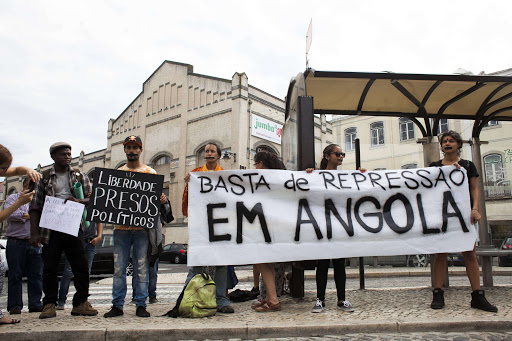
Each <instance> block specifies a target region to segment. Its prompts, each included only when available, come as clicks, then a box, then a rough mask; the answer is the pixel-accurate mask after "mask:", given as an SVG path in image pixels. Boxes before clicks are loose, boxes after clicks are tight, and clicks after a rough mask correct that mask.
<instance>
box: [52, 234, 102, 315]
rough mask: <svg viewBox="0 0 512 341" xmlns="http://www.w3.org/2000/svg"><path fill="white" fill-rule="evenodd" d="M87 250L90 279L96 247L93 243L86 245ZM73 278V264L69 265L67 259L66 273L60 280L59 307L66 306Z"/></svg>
mask: <svg viewBox="0 0 512 341" xmlns="http://www.w3.org/2000/svg"><path fill="white" fill-rule="evenodd" d="M84 248H85V257H86V258H87V262H88V264H89V278H90V275H91V268H92V261H93V260H94V254H95V253H96V247H95V246H94V245H92V244H91V243H84ZM71 278H73V271H71V264H69V261H68V259H67V258H66V264H65V265H64V272H63V273H62V278H61V279H60V287H59V299H58V300H57V304H58V305H62V306H63V305H64V304H66V299H67V296H68V291H69V284H70V283H71Z"/></svg>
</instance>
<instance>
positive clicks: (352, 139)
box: [345, 127, 357, 151]
mask: <svg viewBox="0 0 512 341" xmlns="http://www.w3.org/2000/svg"><path fill="white" fill-rule="evenodd" d="M356 138H357V128H356V127H350V128H347V129H345V150H347V151H348V150H354V149H355V148H356Z"/></svg>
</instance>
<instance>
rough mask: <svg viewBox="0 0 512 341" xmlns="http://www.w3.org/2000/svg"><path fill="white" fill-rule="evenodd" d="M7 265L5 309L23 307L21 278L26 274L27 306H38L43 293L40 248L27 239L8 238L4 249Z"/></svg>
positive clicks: (30, 307)
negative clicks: (31, 244) (7, 280)
mask: <svg viewBox="0 0 512 341" xmlns="http://www.w3.org/2000/svg"><path fill="white" fill-rule="evenodd" d="M6 258H7V265H8V266H9V274H8V278H9V284H8V294H7V296H8V297H7V310H9V311H10V310H11V309H14V308H20V309H21V308H23V299H22V293H23V289H22V278H23V274H25V275H26V276H27V291H28V307H29V309H33V308H36V307H40V306H41V305H42V303H41V296H42V295H43V260H42V258H41V248H40V247H37V248H36V247H32V246H30V244H29V242H28V240H22V239H16V238H9V240H8V241H7V250H6Z"/></svg>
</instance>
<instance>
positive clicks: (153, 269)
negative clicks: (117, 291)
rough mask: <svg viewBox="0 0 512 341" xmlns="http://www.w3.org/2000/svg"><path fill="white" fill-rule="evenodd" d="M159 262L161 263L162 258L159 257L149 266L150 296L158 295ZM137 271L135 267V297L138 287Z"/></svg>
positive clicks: (133, 286) (133, 278)
mask: <svg viewBox="0 0 512 341" xmlns="http://www.w3.org/2000/svg"><path fill="white" fill-rule="evenodd" d="M158 263H160V259H157V260H156V262H155V265H153V266H150V267H149V285H148V295H149V298H153V297H156V281H157V279H158ZM137 278H138V276H137V271H136V269H135V268H134V269H133V277H132V293H133V294H132V298H133V299H135V293H136V291H137V290H136V288H137Z"/></svg>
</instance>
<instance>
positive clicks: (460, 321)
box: [0, 274, 512, 341]
mask: <svg viewBox="0 0 512 341" xmlns="http://www.w3.org/2000/svg"><path fill="white" fill-rule="evenodd" d="M173 275H174V276H175V275H176V274H173ZM166 277H171V276H160V277H159V279H160V278H162V281H164V280H165V278H166ZM102 281H105V282H107V281H108V280H102ZM104 284H105V285H106V286H108V283H104ZM486 295H487V297H488V299H489V301H490V302H492V303H494V304H496V305H497V306H498V309H499V311H498V313H496V314H494V313H487V312H483V311H479V310H475V309H471V308H470V306H469V302H470V298H471V296H470V289H469V288H468V287H453V288H449V289H447V290H446V293H445V298H446V307H445V308H444V309H442V310H432V309H430V301H431V297H432V294H431V290H430V288H426V287H425V288H412V289H382V290H363V291H361V290H348V291H347V299H348V300H350V301H351V302H352V303H353V304H354V307H355V308H356V311H355V312H353V313H344V312H342V311H339V310H337V309H336V307H335V301H336V294H335V292H334V291H332V290H331V291H328V293H327V300H326V303H327V308H326V310H325V311H324V312H323V313H320V314H312V313H311V312H310V311H311V308H312V307H313V304H314V300H315V293H314V292H312V291H306V296H305V299H304V300H295V299H292V298H289V297H284V298H282V300H281V301H282V305H283V309H282V311H280V312H273V313H257V312H255V311H253V310H252V309H251V308H250V302H244V303H234V304H233V307H234V308H235V311H236V312H235V314H231V315H217V316H214V317H210V318H204V319H183V318H178V319H172V318H168V317H160V316H161V315H162V314H164V313H165V312H166V311H168V310H169V309H171V308H172V306H169V304H152V305H149V306H148V311H149V312H150V313H151V315H152V317H151V318H147V319H143V318H138V317H136V316H135V307H134V306H133V305H129V304H126V305H125V310H124V312H125V315H124V316H122V317H117V318H110V319H105V318H103V316H102V315H103V313H105V312H106V311H107V309H106V308H104V307H102V308H101V309H100V314H99V315H98V316H96V317H74V316H71V315H70V309H66V310H65V311H58V313H57V314H58V316H57V317H56V318H53V319H48V320H39V319H38V314H37V313H32V314H30V313H25V312H24V313H22V314H21V316H19V317H20V319H21V320H22V323H21V324H19V325H14V326H1V327H0V334H1V338H2V340H38V341H41V340H51V341H53V340H75V341H78V340H145V341H150V340H201V339H237V338H238V339H256V338H278V337H293V336H300V337H311V336H322V335H340V334H353V333H399V332H402V333H411V332H423V331H435V332H443V331H444V332H448V331H459V332H469V331H489V332H498V331H509V332H510V331H512V300H511V298H512V285H510V286H508V285H507V286H500V287H495V288H492V289H490V290H487V292H486Z"/></svg>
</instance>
